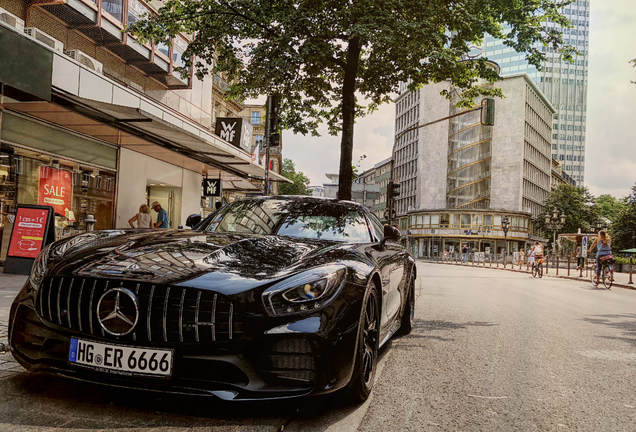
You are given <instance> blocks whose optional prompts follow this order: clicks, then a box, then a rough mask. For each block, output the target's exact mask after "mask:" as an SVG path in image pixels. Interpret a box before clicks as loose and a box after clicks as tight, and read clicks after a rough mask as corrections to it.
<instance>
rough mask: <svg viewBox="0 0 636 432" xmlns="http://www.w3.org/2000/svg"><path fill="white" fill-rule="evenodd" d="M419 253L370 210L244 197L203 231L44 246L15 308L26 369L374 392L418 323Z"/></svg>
mask: <svg viewBox="0 0 636 432" xmlns="http://www.w3.org/2000/svg"><path fill="white" fill-rule="evenodd" d="M415 276H416V269H415V262H414V260H413V258H412V257H411V256H410V255H409V253H408V252H407V251H406V249H405V248H404V247H403V246H402V245H401V244H400V243H399V231H397V229H396V228H393V227H391V226H388V225H387V226H383V225H382V224H381V223H380V221H379V220H378V219H377V218H376V217H375V216H374V215H373V214H371V213H370V212H368V211H367V210H366V209H365V208H364V207H362V206H360V205H358V204H355V203H352V202H345V201H335V200H326V199H318V198H309V197H273V198H254V199H246V200H242V201H237V202H235V203H232V204H230V205H228V206H226V207H224V208H222V209H221V210H219V211H218V212H216V213H214V214H212V215H210V216H209V217H207V218H206V219H204V220H202V221H199V222H198V223H197V226H196V227H195V229H193V230H161V231H143V230H109V231H97V232H88V233H85V234H80V235H78V236H76V237H73V238H70V239H66V240H61V241H58V242H55V243H53V244H51V245H49V246H47V247H46V248H45V249H44V250H43V251H42V253H41V254H40V255H39V257H38V258H37V259H36V261H35V263H34V265H33V269H32V272H31V275H30V277H29V280H28V282H27V283H26V285H25V286H24V288H23V289H22V291H21V292H20V293H19V294H18V296H17V298H16V300H15V301H14V303H13V305H12V307H11V316H10V320H9V321H10V328H9V344H10V347H11V351H12V353H13V355H14V356H15V358H16V359H17V360H18V361H19V362H20V363H21V364H22V365H24V366H25V367H26V368H27V369H29V370H31V371H42V372H49V373H55V374H59V375H63V376H67V377H71V378H75V379H80V380H85V381H91V382H96V383H101V384H107V385H112V386H121V387H130V388H141V389H147V390H156V391H165V392H173V393H182V394H199V395H215V396H217V397H220V398H222V399H225V400H248V399H275V398H284V397H296V396H304V395H309V394H323V393H329V392H333V391H336V390H338V389H342V388H345V387H347V390H348V391H349V392H350V395H351V397H352V398H353V399H355V400H358V401H360V400H364V399H365V398H366V397H367V396H368V394H369V392H370V391H371V387H372V385H373V376H374V371H375V367H376V360H377V353H378V349H379V347H380V346H382V345H383V344H384V343H385V342H386V341H387V340H388V339H389V338H390V337H391V336H392V335H393V334H395V333H396V332H398V331H401V332H402V333H408V332H409V331H410V330H411V327H412V323H413V310H414V286H415Z"/></svg>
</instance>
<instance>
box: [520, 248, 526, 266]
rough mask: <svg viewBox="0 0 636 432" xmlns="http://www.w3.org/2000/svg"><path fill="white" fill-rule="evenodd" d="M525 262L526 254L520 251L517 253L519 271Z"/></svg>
mask: <svg viewBox="0 0 636 432" xmlns="http://www.w3.org/2000/svg"><path fill="white" fill-rule="evenodd" d="M525 262H526V253H525V252H524V250H523V249H521V250H520V251H519V268H520V269H521V266H522V265H523V263H525Z"/></svg>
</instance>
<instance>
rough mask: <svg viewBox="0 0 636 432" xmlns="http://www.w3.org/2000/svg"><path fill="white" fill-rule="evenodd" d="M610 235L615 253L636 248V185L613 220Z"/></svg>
mask: <svg viewBox="0 0 636 432" xmlns="http://www.w3.org/2000/svg"><path fill="white" fill-rule="evenodd" d="M610 234H611V236H612V250H613V251H615V252H618V251H620V250H622V249H631V248H633V247H636V240H635V239H634V236H636V184H635V185H634V186H632V192H631V194H630V195H628V196H627V197H626V198H625V199H624V200H623V206H622V207H621V209H620V210H619V212H618V214H617V215H616V217H615V218H614V219H613V220H612V226H611V229H610Z"/></svg>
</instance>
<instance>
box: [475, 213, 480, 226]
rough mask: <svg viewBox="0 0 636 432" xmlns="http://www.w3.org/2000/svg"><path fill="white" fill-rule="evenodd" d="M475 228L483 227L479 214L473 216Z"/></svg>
mask: <svg viewBox="0 0 636 432" xmlns="http://www.w3.org/2000/svg"><path fill="white" fill-rule="evenodd" d="M473 226H474V227H479V226H481V215H479V214H474V215H473Z"/></svg>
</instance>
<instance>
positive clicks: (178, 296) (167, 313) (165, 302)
mask: <svg viewBox="0 0 636 432" xmlns="http://www.w3.org/2000/svg"><path fill="white" fill-rule="evenodd" d="M117 287H122V288H127V289H129V290H130V291H132V292H134V293H135V295H136V296H137V299H138V303H139V318H138V321H137V325H136V326H135V329H134V332H133V333H130V334H128V335H126V336H112V335H110V334H109V333H107V332H105V331H104V329H103V328H102V327H101V325H100V324H99V322H98V318H97V302H98V300H99V298H100V297H101V295H102V294H103V293H105V292H106V291H107V290H109V289H111V288H117ZM36 309H37V311H38V314H39V315H40V317H41V318H42V319H44V320H46V321H49V322H51V323H53V324H56V325H58V326H61V327H65V328H68V329H71V330H74V331H77V332H80V333H83V334H86V335H91V336H101V337H103V338H107V339H113V340H117V341H130V342H139V343H144V344H150V345H175V344H206V343H213V342H227V341H230V340H233V339H237V338H238V337H240V335H241V334H242V332H243V325H242V322H241V321H240V320H237V319H236V318H237V314H236V311H235V310H234V304H233V303H232V302H231V301H230V300H229V299H228V298H227V297H226V296H224V295H222V294H218V293H215V292H211V291H207V290H200V289H195V288H184V287H178V286H170V285H160V284H151V283H146V282H133V281H120V280H109V279H94V278H80V277H70V276H69V277H65V276H55V277H52V278H49V279H46V280H45V281H44V282H43V283H42V285H41V286H40V288H39V289H38V294H37V298H36Z"/></svg>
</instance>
